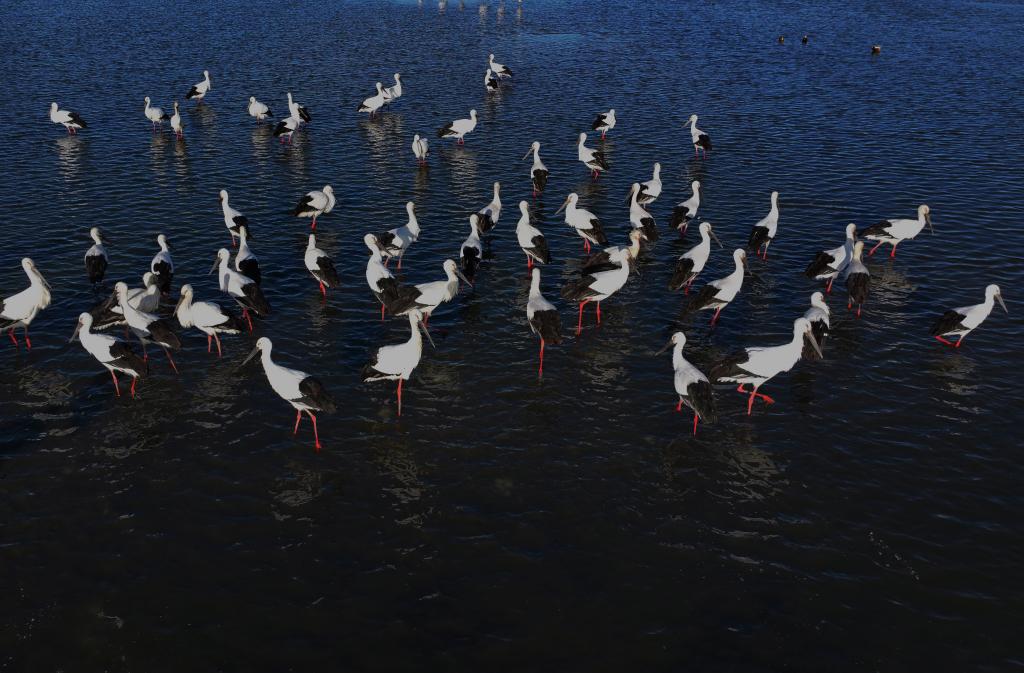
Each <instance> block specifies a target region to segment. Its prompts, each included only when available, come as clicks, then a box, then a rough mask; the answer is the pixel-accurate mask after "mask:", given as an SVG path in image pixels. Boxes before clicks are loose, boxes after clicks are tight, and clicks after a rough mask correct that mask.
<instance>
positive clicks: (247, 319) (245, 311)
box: [242, 308, 252, 333]
mask: <svg viewBox="0 0 1024 673" xmlns="http://www.w3.org/2000/svg"><path fill="white" fill-rule="evenodd" d="M242 317H243V318H245V322H247V323H249V332H250V333H251V332H252V318H250V317H249V309H247V308H243V309H242Z"/></svg>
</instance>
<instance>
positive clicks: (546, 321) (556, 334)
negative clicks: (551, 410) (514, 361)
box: [524, 201, 562, 379]
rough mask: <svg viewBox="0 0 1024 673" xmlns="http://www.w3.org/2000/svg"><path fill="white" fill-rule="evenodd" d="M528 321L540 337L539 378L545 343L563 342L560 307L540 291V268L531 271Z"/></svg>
mask: <svg viewBox="0 0 1024 673" xmlns="http://www.w3.org/2000/svg"><path fill="white" fill-rule="evenodd" d="M524 203H525V201H524ZM526 322H527V323H528V324H529V325H530V331H531V332H533V333H534V334H536V335H537V336H538V337H540V361H539V363H538V365H537V378H538V379H539V378H541V377H542V376H543V375H544V345H545V344H549V343H550V344H560V343H562V321H561V319H560V318H559V317H558V309H556V308H555V305H554V304H552V303H551V302H549V301H548V300H547V299H545V298H544V295H542V294H541V293H540V269H533V270H532V271H531V272H530V298H529V299H528V300H527V302H526Z"/></svg>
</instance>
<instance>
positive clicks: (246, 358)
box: [235, 346, 260, 372]
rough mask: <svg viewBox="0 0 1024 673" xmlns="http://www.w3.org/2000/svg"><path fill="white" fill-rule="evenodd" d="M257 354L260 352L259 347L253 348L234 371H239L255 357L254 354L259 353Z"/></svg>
mask: <svg viewBox="0 0 1024 673" xmlns="http://www.w3.org/2000/svg"><path fill="white" fill-rule="evenodd" d="M259 352H260V347H259V346H257V347H256V348H253V349H252V352H251V353H249V354H248V355H247V356H245V359H244V360H242V364H240V365H238V366H237V367H235V371H236V372H237V371H238V370H239V369H241V368H242V367H244V366H245V365H247V364H249V360H252V359H253V358H254V357H256V354H257V353H259Z"/></svg>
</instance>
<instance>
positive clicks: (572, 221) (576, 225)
mask: <svg viewBox="0 0 1024 673" xmlns="http://www.w3.org/2000/svg"><path fill="white" fill-rule="evenodd" d="M579 199H580V197H579V195H578V194H576V192H573V193H571V194H569V196H567V197H565V202H564V203H562V205H561V206H560V207H559V209H558V210H556V211H555V215H557V214H558V213H560V212H562V211H563V210H564V211H565V223H566V224H568V225H569V226H570V227H572V228H573V229H575V230H576V233H577V234H579V235H580V238H582V239H583V247H584V248H585V249H586V251H587V252H588V253H589V252H590V244H591V243H593V244H594V245H608V237H607V236H605V235H604V229H603V228H602V227H601V220H599V219H597V216H596V215H594V214H593V213H592V212H590V211H589V210H585V209H583V208H577V207H576V204H577V202H579Z"/></svg>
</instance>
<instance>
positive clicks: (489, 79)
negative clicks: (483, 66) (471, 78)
mask: <svg viewBox="0 0 1024 673" xmlns="http://www.w3.org/2000/svg"><path fill="white" fill-rule="evenodd" d="M500 88H501V85H500V84H499V83H498V76H497V75H495V74H494V71H493V70H491V69H490V68H488V69H487V72H485V73H484V89H486V90H487V93H495V92H496V91H498V90H499V89H500Z"/></svg>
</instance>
